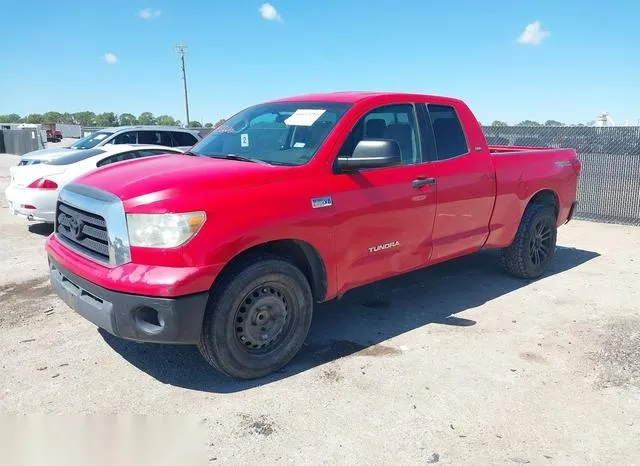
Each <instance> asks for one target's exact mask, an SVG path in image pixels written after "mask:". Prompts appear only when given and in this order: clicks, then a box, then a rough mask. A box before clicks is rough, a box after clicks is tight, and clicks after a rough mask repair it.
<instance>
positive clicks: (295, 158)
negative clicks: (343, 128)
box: [189, 102, 350, 166]
mask: <svg viewBox="0 0 640 466" xmlns="http://www.w3.org/2000/svg"><path fill="white" fill-rule="evenodd" d="M349 107H350V104H346V103H337V102H271V103H266V104H259V105H255V106H253V107H249V108H247V109H246V110H243V111H242V112H240V113H238V114H237V115H235V116H233V117H231V118H230V119H229V120H227V121H226V122H225V123H224V124H222V125H220V126H218V127H217V128H215V129H214V130H213V131H211V132H210V133H209V134H208V135H207V136H206V137H205V138H204V139H202V140H201V141H200V142H198V143H197V144H196V145H195V146H193V147H192V148H191V150H190V151H189V153H191V154H193V155H200V156H205V157H222V158H224V157H233V156H238V157H243V158H246V159H252V160H253V161H261V162H265V163H269V164H273V165H290V166H295V165H303V164H305V163H307V162H308V161H309V160H311V158H312V157H313V156H314V155H315V153H316V151H317V150H318V148H319V147H320V146H321V145H322V143H323V142H324V140H325V139H326V137H327V136H328V135H329V133H330V132H331V130H332V129H333V128H334V127H335V125H336V123H337V122H338V120H339V119H340V118H341V117H342V116H343V115H344V113H345V112H346V111H347V110H348V109H349Z"/></svg>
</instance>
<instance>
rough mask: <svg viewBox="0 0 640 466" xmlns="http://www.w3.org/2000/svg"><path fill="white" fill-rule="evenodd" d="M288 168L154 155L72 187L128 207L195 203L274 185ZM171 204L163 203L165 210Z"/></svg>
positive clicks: (90, 176)
mask: <svg viewBox="0 0 640 466" xmlns="http://www.w3.org/2000/svg"><path fill="white" fill-rule="evenodd" d="M290 169H291V167H284V166H274V165H263V164H258V163H252V162H242V161H236V160H224V159H214V158H209V157H197V156H190V155H175V154H171V155H157V156H152V157H145V158H142V159H137V160H130V161H126V162H117V163H114V164H111V165H107V166H104V167H102V168H98V169H95V170H92V171H91V172H89V173H87V174H86V175H83V176H81V177H79V178H77V179H76V180H75V181H74V183H76V184H84V185H88V186H92V187H94V188H98V189H101V190H103V191H107V192H110V193H112V194H115V195H116V196H118V197H119V198H120V199H122V201H124V202H125V203H126V204H127V205H128V206H137V205H144V204H151V203H158V204H156V205H160V204H162V202H163V201H167V200H177V199H178V198H182V199H185V198H186V199H195V200H197V199H198V197H199V196H201V195H203V194H204V193H206V192H211V191H212V190H214V189H215V190H223V189H227V188H235V189H237V188H242V187H247V186H257V185H260V184H266V183H269V182H273V181H275V180H276V179H278V178H279V176H280V175H282V174H285V173H286V172H287V170H290ZM127 201H129V202H127ZM168 204H171V202H165V205H167V207H168V206H169V205H168Z"/></svg>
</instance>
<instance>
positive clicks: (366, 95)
mask: <svg viewBox="0 0 640 466" xmlns="http://www.w3.org/2000/svg"><path fill="white" fill-rule="evenodd" d="M381 96H393V97H400V98H409V99H411V98H415V97H421V98H424V97H437V98H442V97H441V96H431V95H428V94H416V93H405V92H382V91H338V92H327V93H317V94H303V95H297V96H290V97H283V98H280V99H276V100H272V102H293V101H307V102H315V101H322V102H342V103H350V104H353V103H356V102H358V101H361V100H366V99H371V98H374V97H381ZM451 100H457V99H451Z"/></svg>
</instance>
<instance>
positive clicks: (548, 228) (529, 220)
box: [502, 204, 557, 279]
mask: <svg viewBox="0 0 640 466" xmlns="http://www.w3.org/2000/svg"><path fill="white" fill-rule="evenodd" d="M556 240H557V225H556V214H555V208H554V207H553V206H549V205H542V204H531V205H530V206H529V207H527V209H526V210H525V212H524V215H523V216H522V220H521V221H520V226H519V227H518V232H517V233H516V237H515V239H514V241H513V243H512V244H511V245H510V246H509V247H507V248H505V249H503V251H502V262H503V265H504V266H505V268H506V270H507V271H508V272H509V273H510V274H512V275H514V276H516V277H520V278H528V279H531V278H539V277H540V276H542V274H544V272H545V271H546V270H547V269H548V267H549V265H550V264H551V262H552V260H553V257H554V255H555V250H556Z"/></svg>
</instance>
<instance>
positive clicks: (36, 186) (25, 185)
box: [5, 144, 183, 223]
mask: <svg viewBox="0 0 640 466" xmlns="http://www.w3.org/2000/svg"><path fill="white" fill-rule="evenodd" d="M181 153H183V151H182V150H179V149H176V148H170V147H164V146H158V145H138V144H137V145H125V144H117V145H111V146H102V147H96V148H92V149H84V150H74V151H71V152H69V153H68V154H65V155H64V156H62V157H60V156H59V155H58V156H57V157H55V158H53V159H51V158H48V155H47V154H42V155H36V156H32V157H23V158H22V160H20V163H18V165H16V166H14V167H11V168H10V169H9V173H10V175H11V182H10V184H9V187H8V188H7V189H6V191H5V196H6V198H7V201H8V202H9V211H10V212H11V213H12V214H13V215H17V216H19V217H24V218H26V219H28V220H34V221H40V222H47V223H53V221H54V217H55V211H56V202H57V199H58V193H59V192H60V189H61V188H62V187H63V186H64V185H65V184H67V183H69V182H70V181H73V180H74V179H76V178H78V177H79V176H81V175H84V174H86V173H88V172H90V171H92V170H95V169H96V168H97V167H103V166H105V165H108V164H110V163H115V162H121V161H123V160H130V159H135V158H139V157H149V156H153V155H160V154H181Z"/></svg>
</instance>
